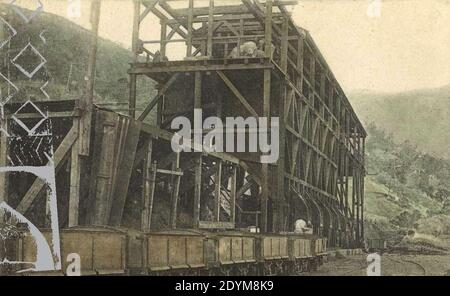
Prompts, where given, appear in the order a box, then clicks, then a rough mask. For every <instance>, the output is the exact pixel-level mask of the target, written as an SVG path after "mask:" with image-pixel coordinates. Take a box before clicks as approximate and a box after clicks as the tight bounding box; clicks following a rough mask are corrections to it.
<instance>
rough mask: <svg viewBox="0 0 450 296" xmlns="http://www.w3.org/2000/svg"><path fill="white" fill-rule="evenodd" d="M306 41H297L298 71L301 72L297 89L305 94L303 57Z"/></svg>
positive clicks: (300, 39)
mask: <svg viewBox="0 0 450 296" xmlns="http://www.w3.org/2000/svg"><path fill="white" fill-rule="evenodd" d="M304 54H305V53H304V41H303V38H302V37H299V38H298V41H297V70H298V71H299V73H300V74H299V75H298V78H297V88H298V90H299V91H300V92H301V93H303V77H304V74H303V57H304Z"/></svg>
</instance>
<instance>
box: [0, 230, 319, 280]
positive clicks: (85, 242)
mask: <svg viewBox="0 0 450 296" xmlns="http://www.w3.org/2000/svg"><path fill="white" fill-rule="evenodd" d="M42 233H43V235H44V237H45V238H46V239H47V240H48V241H49V242H50V240H51V231H50V230H44V231H43V232H42ZM60 241H61V259H62V260H61V263H62V268H61V271H56V272H47V273H42V272H39V273H35V272H32V271H31V268H32V267H33V266H32V265H31V264H28V265H27V264H26V263H24V264H22V265H21V266H18V267H17V269H15V270H10V271H9V273H14V272H17V271H19V270H20V271H22V270H27V269H29V270H30V271H29V272H22V273H21V274H22V275H30V274H32V275H35V274H47V275H66V274H67V268H68V265H69V264H70V262H68V261H67V258H68V256H69V254H73V253H74V254H78V255H79V257H80V264H81V275H83V276H89V275H150V276H161V275H181V276H186V275H189V276H192V275H243V276H249V275H289V274H298V273H301V272H307V271H310V270H312V269H315V268H316V267H317V266H319V265H320V264H321V263H322V262H323V259H322V258H323V257H324V256H325V255H326V239H324V238H319V237H316V236H314V235H294V234H255V233H249V232H242V231H224V232H208V231H204V232H200V231H193V230H167V231H160V232H150V233H143V232H139V231H135V230H126V229H121V228H105V227H77V228H71V229H65V230H62V231H61V232H60ZM5 249H7V251H8V252H7V253H8V256H9V258H11V259H14V261H20V262H35V261H36V244H35V241H34V238H33V237H32V236H31V235H24V236H22V237H19V238H17V239H15V240H14V241H11V242H8V248H5Z"/></svg>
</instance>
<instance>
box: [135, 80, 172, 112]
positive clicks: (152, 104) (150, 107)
mask: <svg viewBox="0 0 450 296" xmlns="http://www.w3.org/2000/svg"><path fill="white" fill-rule="evenodd" d="M178 76H179V74H178V73H175V74H174V75H172V77H171V78H170V79H169V81H167V83H166V84H165V85H164V86H163V87H162V88H161V89H160V91H159V93H158V95H157V96H156V97H155V98H154V99H153V100H151V101H150V103H149V104H148V105H147V107H145V109H144V111H143V112H142V114H141V115H140V116H139V118H138V120H139V121H143V120H144V119H145V118H146V117H147V115H148V114H149V113H150V112H151V111H152V110H153V108H154V107H155V106H156V104H158V102H159V101H160V100H161V98H162V97H163V96H164V95H165V93H166V92H167V90H168V89H169V88H170V87H171V86H172V84H173V83H174V82H175V81H176V80H177V78H178Z"/></svg>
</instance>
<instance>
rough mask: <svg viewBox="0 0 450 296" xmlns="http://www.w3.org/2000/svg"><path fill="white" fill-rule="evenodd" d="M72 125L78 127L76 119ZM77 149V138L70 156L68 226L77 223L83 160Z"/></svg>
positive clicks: (76, 224)
mask: <svg viewBox="0 0 450 296" xmlns="http://www.w3.org/2000/svg"><path fill="white" fill-rule="evenodd" d="M73 125H74V127H76V128H77V129H78V119H74V123H73ZM79 149H80V147H79V140H76V141H75V143H74V144H73V146H72V151H71V156H70V192H69V224H68V226H69V227H75V226H78V224H79V207H80V181H81V164H82V161H83V160H82V159H81V157H80V155H79Z"/></svg>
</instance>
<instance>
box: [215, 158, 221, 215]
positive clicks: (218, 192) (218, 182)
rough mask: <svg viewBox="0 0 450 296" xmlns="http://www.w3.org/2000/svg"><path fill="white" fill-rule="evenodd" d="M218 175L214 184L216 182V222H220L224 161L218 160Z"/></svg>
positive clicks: (216, 174) (216, 168)
mask: <svg viewBox="0 0 450 296" xmlns="http://www.w3.org/2000/svg"><path fill="white" fill-rule="evenodd" d="M216 161H217V162H216V167H215V170H216V173H215V175H214V182H215V188H214V221H216V222H219V221H220V205H221V201H220V199H221V194H222V191H221V188H222V160H221V159H217V160H216Z"/></svg>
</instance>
